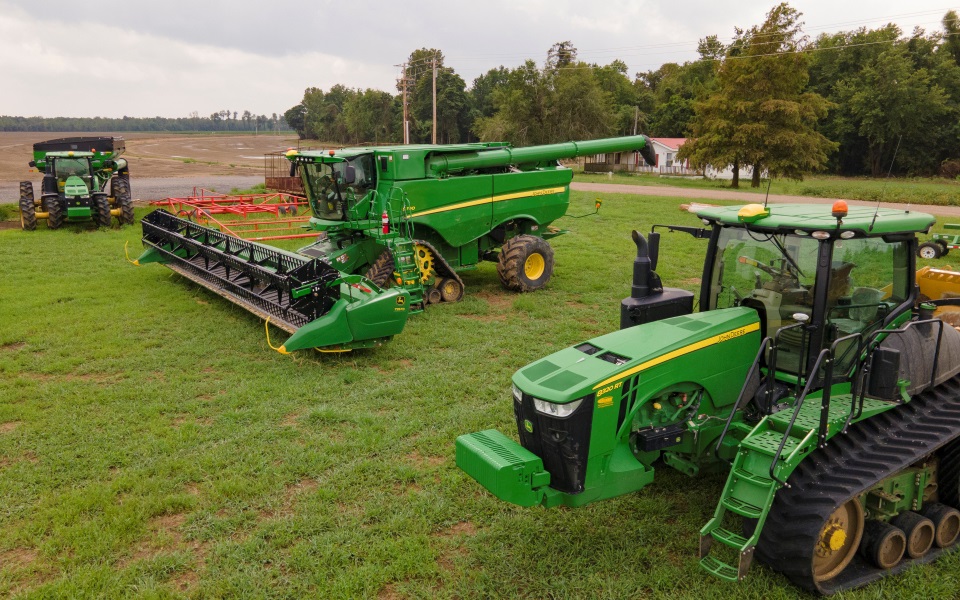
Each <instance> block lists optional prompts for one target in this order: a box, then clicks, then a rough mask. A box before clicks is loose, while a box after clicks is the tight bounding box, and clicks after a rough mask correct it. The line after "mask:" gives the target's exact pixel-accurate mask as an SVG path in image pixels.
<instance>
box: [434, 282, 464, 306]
mask: <svg viewBox="0 0 960 600" xmlns="http://www.w3.org/2000/svg"><path fill="white" fill-rule="evenodd" d="M436 289H438V290H439V291H440V295H441V296H442V297H443V301H444V302H457V301H459V300H460V299H461V298H463V284H462V283H460V282H459V281H457V280H456V279H454V278H452V277H448V278H447V279H444V280H443V281H441V282H440V285H439V286H437V288H436Z"/></svg>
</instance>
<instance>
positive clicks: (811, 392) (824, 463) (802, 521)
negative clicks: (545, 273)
mask: <svg viewBox="0 0 960 600" xmlns="http://www.w3.org/2000/svg"><path fill="white" fill-rule="evenodd" d="M698 216H699V217H700V218H701V219H702V222H703V227H689V226H672V227H669V228H668V229H670V230H672V231H674V232H685V233H687V234H690V235H693V236H694V237H695V238H698V239H701V240H703V241H704V243H705V254H706V258H705V261H704V268H703V276H702V283H701V287H700V293H699V306H700V311H699V312H693V307H694V295H693V294H692V293H690V292H688V291H685V290H681V289H672V288H667V287H663V285H662V283H661V280H660V278H659V277H658V276H657V274H656V267H657V262H658V256H659V239H660V231H657V230H658V229H660V230H662V229H663V227H662V226H655V227H654V230H653V231H652V232H651V233H650V234H649V236H648V237H644V236H642V235H640V234H639V233H637V232H634V240H635V241H636V244H637V258H636V259H635V262H634V283H633V288H632V293H631V296H630V297H629V298H626V299H625V300H624V301H623V302H622V303H621V309H620V310H621V313H620V316H621V319H620V320H621V329H620V330H619V331H616V332H613V333H609V334H606V335H602V336H600V337H597V338H594V339H591V340H587V341H585V342H583V343H580V344H576V345H574V346H572V347H569V348H565V349H563V350H561V351H559V352H556V353H554V354H552V355H550V356H547V357H546V358H543V359H541V360H538V361H536V362H534V363H532V364H530V365H527V366H525V367H523V368H522V369H520V370H519V371H517V373H516V374H515V375H514V376H513V394H512V405H513V413H514V416H515V418H516V424H517V435H518V437H519V443H518V442H517V441H514V438H512V437H508V436H506V435H504V434H502V433H500V432H498V431H496V430H487V431H482V432H477V433H472V434H467V435H463V436H460V437H459V438H458V439H457V442H456V461H457V464H458V466H459V467H460V468H461V469H463V470H464V471H465V472H466V473H468V474H469V475H470V476H471V477H473V478H474V479H476V480H477V481H478V482H479V483H480V484H481V485H483V486H484V487H485V488H487V489H488V490H489V491H490V492H491V493H493V494H494V495H495V496H497V497H498V498H500V499H502V500H505V501H508V502H512V503H514V504H518V505H521V506H534V505H543V506H547V507H551V506H559V505H566V506H571V507H579V506H583V505H586V504H589V503H591V502H594V501H597V500H603V499H606V498H612V497H615V496H620V495H623V494H629V493H631V492H635V491H638V490H641V489H642V488H644V487H645V486H647V485H648V484H650V483H652V482H653V480H654V475H655V472H656V470H657V469H659V468H665V467H670V468H673V469H676V470H678V471H680V472H682V473H684V474H687V475H689V476H691V477H693V476H696V475H697V474H699V473H702V472H706V471H709V470H711V469H726V470H727V471H728V475H727V480H726V484H725V486H724V488H723V491H722V493H721V495H720V497H719V499H718V502H717V506H716V510H715V512H714V514H713V515H712V518H710V519H709V521H708V522H707V523H706V524H705V525H704V527H703V528H702V529H701V531H700V534H699V542H697V541H696V538H695V537H694V536H693V535H692V536H691V541H690V547H691V553H692V552H693V551H694V548H697V550H698V552H699V556H700V566H701V567H702V568H703V569H704V570H706V571H707V572H709V573H711V574H712V575H715V576H717V577H720V578H722V579H725V580H728V581H731V582H733V581H739V580H742V579H744V578H745V577H746V576H747V573H748V569H749V566H750V564H751V561H752V559H753V558H754V557H756V558H758V559H759V560H760V561H761V562H763V563H765V564H766V565H768V566H770V567H771V568H773V569H776V570H777V571H780V572H782V573H783V574H784V575H786V576H787V577H788V578H789V579H790V580H791V581H793V582H794V583H795V584H797V585H799V586H801V587H803V588H805V589H808V590H811V591H815V592H819V593H823V594H829V593H833V592H836V591H839V590H843V589H847V588H852V587H856V586H860V585H864V584H866V583H869V582H870V581H873V580H875V579H877V578H879V577H882V576H884V575H888V574H891V573H896V572H899V571H901V570H903V569H906V568H908V567H910V566H911V565H914V564H917V563H922V562H927V561H930V560H932V559H934V558H936V557H937V556H938V555H939V554H941V553H942V552H945V551H948V550H950V549H951V548H953V547H955V545H956V542H957V538H958V534H960V512H958V511H957V508H958V507H960V437H958V436H960V377H958V371H960V333H958V332H957V330H956V329H954V328H953V327H951V326H948V325H945V324H944V322H943V321H941V320H940V319H938V318H934V317H933V315H934V313H935V311H937V310H938V306H937V305H938V304H941V305H945V304H952V303H956V302H957V300H955V299H954V300H951V299H940V300H933V301H929V302H923V301H920V302H918V290H917V285H916V276H915V254H916V249H917V234H918V233H919V232H927V231H929V229H930V227H931V226H932V225H933V223H934V219H933V217H932V216H930V215H927V214H923V213H919V212H912V211H898V210H891V209H879V210H874V209H868V208H853V209H849V210H848V209H847V207H846V205H845V203H838V204H837V205H835V206H834V207H833V210H832V211H831V210H830V208H829V207H824V206H820V205H815V206H804V205H789V206H769V207H767V206H762V205H750V206H745V207H720V208H705V209H703V210H701V211H700V212H699V213H698Z"/></svg>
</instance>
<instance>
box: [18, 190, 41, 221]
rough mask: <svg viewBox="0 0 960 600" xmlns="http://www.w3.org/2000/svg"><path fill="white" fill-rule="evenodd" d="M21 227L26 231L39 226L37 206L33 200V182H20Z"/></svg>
mask: <svg viewBox="0 0 960 600" xmlns="http://www.w3.org/2000/svg"><path fill="white" fill-rule="evenodd" d="M20 227H21V228H23V230H24V231H33V230H34V229H36V228H37V206H36V204H34V202H33V184H32V183H30V182H29V181H21V182H20Z"/></svg>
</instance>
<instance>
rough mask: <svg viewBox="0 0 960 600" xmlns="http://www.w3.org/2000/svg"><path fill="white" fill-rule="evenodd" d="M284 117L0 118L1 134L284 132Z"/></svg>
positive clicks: (228, 113)
mask: <svg viewBox="0 0 960 600" xmlns="http://www.w3.org/2000/svg"><path fill="white" fill-rule="evenodd" d="M284 130H289V127H288V126H287V123H286V121H284V119H283V115H278V114H277V113H273V114H272V115H271V116H267V115H257V114H254V113H252V112H250V111H249V110H245V111H243V112H237V111H230V110H221V111H218V112H215V113H213V114H211V115H210V116H209V117H201V116H200V115H199V114H198V113H197V112H193V113H191V114H190V116H189V117H177V118H169V117H127V116H124V117H117V118H111V117H12V116H6V115H0V131H76V132H80V133H87V132H98V131H99V132H104V131H117V132H121V131H171V132H177V131H237V132H239V131H243V132H247V131H253V132H259V131H270V132H275V131H284Z"/></svg>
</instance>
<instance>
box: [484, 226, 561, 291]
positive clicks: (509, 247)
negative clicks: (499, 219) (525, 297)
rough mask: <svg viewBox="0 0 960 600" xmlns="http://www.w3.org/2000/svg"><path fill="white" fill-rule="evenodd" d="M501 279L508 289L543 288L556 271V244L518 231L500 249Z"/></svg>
mask: <svg viewBox="0 0 960 600" xmlns="http://www.w3.org/2000/svg"><path fill="white" fill-rule="evenodd" d="M497 274H498V275H499V276H500V283H502V284H503V287H505V288H507V289H508V290H514V291H517V292H532V291H533V290H537V289H540V288H542V287H543V286H545V285H546V284H547V282H548V281H550V275H552V274H553V248H551V247H550V244H548V243H547V242H546V240H544V239H542V238H538V237H536V236H532V235H518V236H517V237H515V238H511V239H510V240H507V242H506V243H505V244H504V245H503V248H501V249H500V260H499V261H498V262H497Z"/></svg>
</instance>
